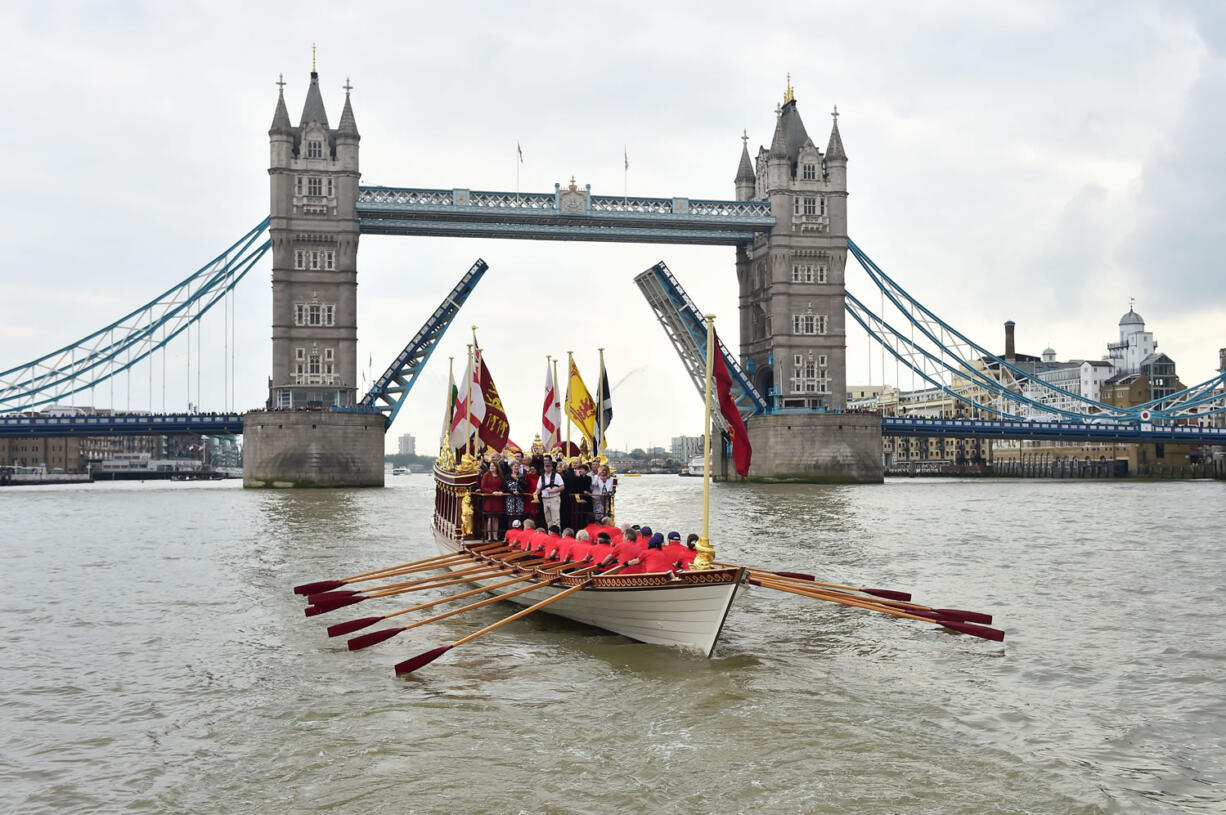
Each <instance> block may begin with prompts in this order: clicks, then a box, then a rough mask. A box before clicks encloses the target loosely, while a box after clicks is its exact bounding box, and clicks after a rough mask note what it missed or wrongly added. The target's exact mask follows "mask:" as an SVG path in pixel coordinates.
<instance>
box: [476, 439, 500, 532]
mask: <svg viewBox="0 0 1226 815" xmlns="http://www.w3.org/2000/svg"><path fill="white" fill-rule="evenodd" d="M494 455H495V456H496V455H498V454H497V453H494ZM502 482H503V478H502V476H501V475H499V473H498V462H497V460H494V459H491V461H490V468H489V469H488V470H486V471H485V474H484V475H482V476H481V482H480V484H479V485H478V490H479V491H480V492H481V493H482V495H484V496H485V497H484V498H482V499H481V516H482V521H483V522H484V523H483V527H484V529H483V530H482V531H483V532H484V534H483V536H482V538H481V539H482V540H483V541H486V542H487V543H488V542H489V541H496V540H498V527H499V521H500V520H501V515H502V513H503V512H504V511H505V510H506V504H505V502H504V501H503V499H502V494H503V493H502Z"/></svg>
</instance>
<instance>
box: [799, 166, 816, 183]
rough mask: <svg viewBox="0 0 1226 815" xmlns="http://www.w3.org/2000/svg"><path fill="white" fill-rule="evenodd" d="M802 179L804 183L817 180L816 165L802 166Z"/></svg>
mask: <svg viewBox="0 0 1226 815" xmlns="http://www.w3.org/2000/svg"><path fill="white" fill-rule="evenodd" d="M802 178H803V179H804V180H805V181H816V180H817V165H816V164H806V165H804V168H803V170H802Z"/></svg>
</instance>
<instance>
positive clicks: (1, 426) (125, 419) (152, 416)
mask: <svg viewBox="0 0 1226 815" xmlns="http://www.w3.org/2000/svg"><path fill="white" fill-rule="evenodd" d="M242 432H243V414H241V413H117V414H114V415H111V416H20V415H16V414H7V415H5V414H0V436H106V435H110V434H117V435H124V436H134V435H149V434H156V435H161V434H175V433H199V434H201V435H206V436H224V435H234V434H240V433H242Z"/></svg>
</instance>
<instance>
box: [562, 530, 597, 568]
mask: <svg viewBox="0 0 1226 815" xmlns="http://www.w3.org/2000/svg"><path fill="white" fill-rule="evenodd" d="M591 540H592V539H591V536H590V535H588V533H587V530H586V529H580V530H579V531H578V533H576V534H575V541H574V543H572V544H571V545H570V550H569V551H568V552H567V559H568V560H570V562H571V563H574V564H575V565H576V566H586V565H588V564H590V563H591V562H592V549H593V546H592V543H591Z"/></svg>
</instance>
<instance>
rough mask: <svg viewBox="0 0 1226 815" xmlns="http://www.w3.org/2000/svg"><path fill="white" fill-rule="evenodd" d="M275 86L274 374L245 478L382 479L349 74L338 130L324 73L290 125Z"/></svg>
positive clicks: (280, 481)
mask: <svg viewBox="0 0 1226 815" xmlns="http://www.w3.org/2000/svg"><path fill="white" fill-rule="evenodd" d="M277 84H278V85H279V86H280V90H279V92H278V95H277V104H276V108H275V110H274V112H273V119H272V127H271V128H269V131H268V139H269V147H270V162H269V169H268V175H269V182H270V188H271V197H270V222H269V235H270V237H271V240H272V258H273V260H272V375H271V376H270V377H269V381H268V384H269V392H268V403H267V406H266V407H267V410H266V411H258V412H253V413H249V414H247V416H246V417H245V418H244V437H245V438H244V444H245V450H244V457H243V460H244V472H243V477H244V482H245V483H246V484H248V485H251V486H363V485H382V484H383V430H384V419H383V417H382V415H379V414H374V415H371V414H369V413H361V412H352V410H351V409H352V408H354V406H355V405H356V404H357V402H358V395H357V378H358V367H357V256H358V234H359V231H358V216H357V198H358V180H359V178H360V177H361V173H360V171H359V167H358V143H359V142H360V140H361V136H360V135H359V134H358V127H357V120H356V119H355V118H354V115H353V106H352V103H351V102H350V99H349V92H350V91H351V90H352V88H351V86H350V85H349V82H348V81H346V83H345V106H344V109H343V110H342V111H341V117H340V121H339V123H338V124H337V127H335V128H332V127H330V126H329V123H328V114H327V111H326V109H325V108H324V102H323V95H322V93H321V92H320V88H319V74H318V72H317V71H316V70H315V66H314V64H312V66H311V80H310V85H309V86H308V87H307V94H306V101H305V102H304V104H303V107H302V116H301V117H300V118H299V122H298V124H297V125H294V124H293V123H291V121H290V118H289V111H288V109H287V108H286V104H285V83H284V81H280V82H278V83H277Z"/></svg>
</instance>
